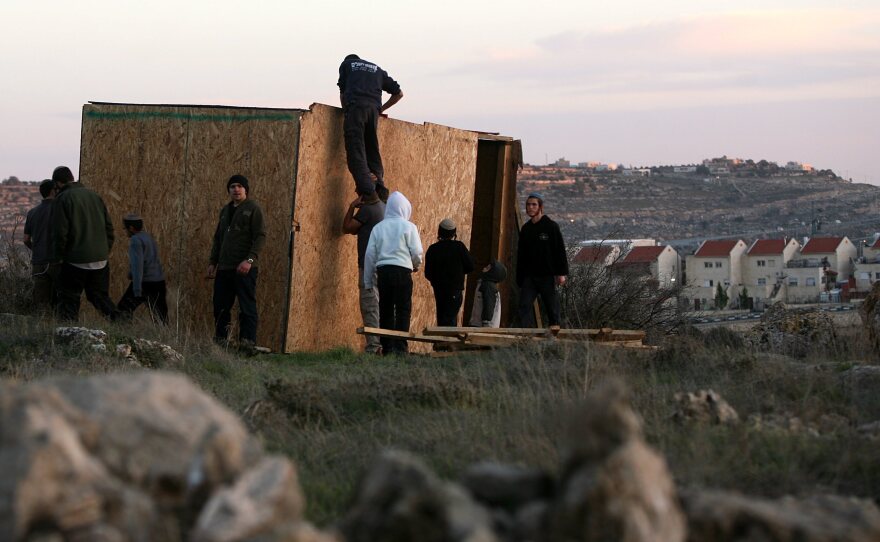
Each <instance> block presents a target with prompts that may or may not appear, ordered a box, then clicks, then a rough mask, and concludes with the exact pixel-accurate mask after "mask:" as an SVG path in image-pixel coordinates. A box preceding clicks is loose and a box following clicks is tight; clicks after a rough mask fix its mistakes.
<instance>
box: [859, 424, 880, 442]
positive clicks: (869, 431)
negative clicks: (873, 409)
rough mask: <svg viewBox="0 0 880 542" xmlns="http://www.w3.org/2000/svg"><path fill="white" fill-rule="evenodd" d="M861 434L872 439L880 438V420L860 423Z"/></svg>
mask: <svg viewBox="0 0 880 542" xmlns="http://www.w3.org/2000/svg"><path fill="white" fill-rule="evenodd" d="M857 431H858V432H859V435H861V436H863V437H865V438H869V439H872V440H876V439H880V421H876V422H871V423H866V424H863V425H860V426H859V427H858V429H857Z"/></svg>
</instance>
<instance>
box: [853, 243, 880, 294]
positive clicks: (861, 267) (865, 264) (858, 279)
mask: <svg viewBox="0 0 880 542" xmlns="http://www.w3.org/2000/svg"><path fill="white" fill-rule="evenodd" d="M862 242H863V243H865V241H862ZM853 278H854V279H855V291H857V292H870V291H871V288H873V287H874V283H875V282H877V281H880V236H878V237H877V238H876V239H874V240H873V241H872V242H867V243H866V244H865V248H864V250H863V251H862V257H861V258H857V259H856V261H855V263H854V264H853ZM851 283H852V281H851Z"/></svg>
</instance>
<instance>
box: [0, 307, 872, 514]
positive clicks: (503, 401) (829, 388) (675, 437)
mask: <svg viewBox="0 0 880 542" xmlns="http://www.w3.org/2000/svg"><path fill="white" fill-rule="evenodd" d="M104 329H106V330H107V331H108V333H110V335H111V341H121V340H123V339H125V338H126V337H131V336H141V337H145V338H150V339H155V340H159V341H162V342H165V343H166V344H170V345H171V346H173V347H175V348H178V349H179V351H181V352H182V353H183V354H184V355H185V356H186V362H185V363H184V365H183V366H182V367H180V368H179V369H178V370H180V371H182V372H183V373H185V374H187V375H188V376H189V377H190V378H192V379H193V380H194V381H196V382H197V383H198V384H199V385H200V386H201V387H202V388H204V389H205V390H207V391H209V392H210V393H212V394H213V395H214V396H216V397H217V398H218V399H219V400H220V401H222V402H223V403H225V404H226V405H227V406H228V407H229V408H230V409H232V410H233V411H235V412H237V413H239V414H242V416H243V419H244V420H245V421H246V423H247V424H248V425H249V426H250V427H251V428H252V429H253V430H254V431H255V432H256V433H257V434H258V435H259V436H260V438H261V439H262V440H263V442H264V444H265V446H266V448H267V449H268V450H270V451H272V452H277V453H283V454H286V455H288V456H290V457H291V458H292V459H293V460H294V461H295V462H296V464H297V466H298V468H299V472H300V480H301V484H302V486H303V490H304V493H305V495H306V500H307V515H308V517H309V518H310V519H311V520H312V521H314V522H316V523H318V524H327V523H329V522H331V521H333V520H335V519H337V518H339V517H340V516H341V515H342V514H343V512H344V510H346V508H347V506H348V505H349V503H350V500H351V498H352V495H353V491H354V488H355V485H356V482H357V479H358V477H359V476H360V475H361V473H362V472H363V471H364V470H365V469H366V468H368V466H369V465H370V463H371V461H372V458H373V457H374V456H375V455H376V453H377V452H379V451H380V450H382V449H385V448H399V449H405V450H409V451H411V452H413V453H415V454H417V455H419V456H421V457H422V458H423V459H424V460H425V461H426V463H427V464H428V465H429V466H430V467H431V468H432V469H434V470H435V471H436V472H437V473H438V474H439V475H440V476H442V477H445V478H449V479H455V478H457V477H458V476H460V475H461V473H462V472H463V470H464V469H465V468H466V467H467V466H468V465H470V464H471V463H474V462H476V461H483V460H490V461H500V462H506V463H516V464H521V465H528V466H535V467H540V468H543V469H545V470H547V471H550V472H556V470H557V468H558V463H559V455H558V454H559V451H558V450H559V443H560V441H561V438H562V435H563V432H564V427H565V420H566V413H567V412H568V411H569V410H570V409H571V408H573V407H574V406H575V405H576V404H577V403H578V402H579V400H580V399H582V398H583V397H584V395H585V394H586V393H588V392H589V390H591V389H592V388H594V387H595V386H596V385H598V384H600V383H602V382H603V381H605V380H607V379H609V378H618V379H622V380H623V381H625V382H626V383H627V384H628V385H629V386H630V388H631V389H632V390H633V394H632V396H633V401H634V406H635V407H636V409H637V410H638V411H639V412H640V413H641V415H642V417H643V419H644V421H645V434H646V437H647V439H648V441H649V442H650V443H651V444H652V445H654V446H655V447H657V448H658V449H659V450H660V451H661V452H662V453H663V454H665V456H666V457H667V460H668V462H669V465H670V467H671V469H672V471H673V473H674V476H675V478H676V480H677V482H678V483H679V485H681V486H683V487H712V488H729V489H736V490H739V491H742V492H745V493H750V494H757V495H765V496H778V495H782V494H789V493H790V494H806V493H811V492H814V491H831V492H838V493H842V494H847V495H857V496H862V497H869V498H873V499H875V500H878V499H880V456H878V455H877V453H876V442H872V441H869V440H865V439H863V438H861V437H859V436H858V435H857V432H856V429H855V427H856V426H857V425H858V424H861V423H866V422H870V421H873V420H877V419H880V406H871V405H870V404H869V405H868V406H867V407H865V406H864V405H856V404H855V402H854V399H853V398H852V397H851V396H850V394H849V392H848V391H847V390H846V389H845V388H844V386H843V385H842V383H841V380H840V373H841V371H843V370H845V369H847V368H850V367H852V366H854V365H856V364H858V363H860V362H859V361H858V359H857V358H856V357H853V356H854V355H855V354H854V353H853V352H852V351H848V352H845V353H840V354H838V355H829V354H827V353H825V354H822V355H821V356H820V355H818V354H817V355H816V356H812V357H808V358H807V359H805V360H794V359H790V358H786V357H783V356H775V355H768V354H759V353H756V352H751V351H748V350H746V349H745V348H744V347H743V346H741V345H739V344H738V343H737V342H736V341H735V340H731V339H730V338H729V337H727V338H725V337H719V336H717V335H718V333H716V334H714V335H713V336H712V337H710V338H709V339H706V338H705V337H701V336H699V335H688V336H684V337H678V338H677V339H676V340H674V341H673V342H671V343H670V345H669V347H668V348H666V349H664V350H663V351H661V352H658V353H650V352H648V353H639V352H629V351H604V350H597V349H593V348H589V347H575V348H572V347H564V346H556V345H549V346H544V347H531V348H527V349H506V350H497V351H494V352H486V353H480V354H470V355H462V356H459V357H452V358H441V359H431V358H427V357H417V356H412V357H409V358H405V359H401V358H390V359H389V358H379V357H375V356H370V355H365V354H359V353H355V352H351V351H348V350H332V351H329V352H324V353H319V354H293V355H280V354H273V355H262V356H256V357H239V356H237V355H235V353H233V352H228V351H225V350H222V349H220V348H218V347H216V346H214V345H213V344H211V343H210V342H209V341H207V340H201V339H199V338H193V337H185V338H183V339H180V338H179V337H176V336H175V335H174V332H173V331H172V330H164V329H157V328H154V327H152V326H146V325H142V326H141V327H137V326H135V327H134V328H131V327H115V326H110V327H109V328H108V327H105V328H104ZM114 344H115V343H114ZM111 350H112V348H111ZM120 367H121V362H120V361H119V359H118V358H116V357H115V356H113V355H112V353H107V354H100V353H94V352H91V351H85V350H82V349H79V350H77V349H76V348H73V347H62V346H59V345H55V344H54V343H53V341H52V339H51V327H50V326H48V325H46V324H41V323H39V322H33V323H31V324H28V325H26V326H21V327H19V328H15V329H14V328H12V327H10V326H6V328H5V329H4V330H2V331H0V374H2V376H3V377H4V378H7V379H13V380H21V381H27V380H32V379H35V378H40V377H43V376H47V375H52V374H58V373H66V374H89V373H95V372H107V371H114V370H120ZM707 388H711V389H714V390H715V391H717V392H719V393H721V395H722V396H723V397H725V398H726V399H727V400H728V401H729V402H730V403H731V405H732V406H733V407H734V408H735V409H736V410H737V411H738V412H739V414H740V417H741V418H742V419H744V420H745V419H746V418H747V417H748V416H749V415H751V414H762V415H768V414H778V415H785V416H797V417H798V418H800V419H801V420H803V421H804V422H806V423H812V422H816V421H817V420H819V419H820V417H821V416H822V415H823V414H826V413H834V414H838V415H841V416H846V417H847V418H848V419H849V420H850V422H849V423H848V424H843V425H842V426H841V427H837V428H836V429H835V430H834V431H832V432H829V433H825V434H822V435H821V436H819V437H816V436H812V435H810V434H808V433H790V432H785V431H774V430H770V431H768V430H761V431H758V430H755V429H754V428H752V427H750V426H749V425H748V424H745V423H743V424H740V425H738V426H733V427H726V426H725V427H706V426H690V425H678V424H676V423H675V422H673V420H672V418H671V416H672V413H673V411H674V403H673V396H674V394H675V393H676V392H680V391H696V390H697V389H707Z"/></svg>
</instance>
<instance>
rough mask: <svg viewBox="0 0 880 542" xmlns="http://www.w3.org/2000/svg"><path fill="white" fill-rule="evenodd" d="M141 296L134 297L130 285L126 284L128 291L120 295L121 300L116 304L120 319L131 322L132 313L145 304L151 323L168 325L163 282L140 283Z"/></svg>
mask: <svg viewBox="0 0 880 542" xmlns="http://www.w3.org/2000/svg"><path fill="white" fill-rule="evenodd" d="M141 294H142V295H141V296H140V297H138V296H136V295H134V288H133V287H132V284H131V283H130V282H129V283H128V289H126V290H125V293H124V294H122V299H120V300H119V303H117V304H116V307H117V308H118V309H119V313H120V317H122V318H125V319H126V320H131V317H132V314H133V313H134V311H135V310H136V309H137V308H138V307H140V306H141V304H143V303H146V304H147V307H148V308H149V309H150V317H151V318H152V319H153V322H156V321H159V322H162V323H163V324H167V323H168V303H166V301H165V281H164V280H160V281H157V282H141Z"/></svg>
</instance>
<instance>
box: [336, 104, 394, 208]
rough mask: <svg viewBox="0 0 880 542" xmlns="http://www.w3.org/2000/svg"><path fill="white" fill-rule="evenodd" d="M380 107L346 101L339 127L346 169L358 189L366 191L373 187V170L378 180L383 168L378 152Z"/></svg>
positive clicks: (383, 172) (373, 189) (361, 192)
mask: <svg viewBox="0 0 880 542" xmlns="http://www.w3.org/2000/svg"><path fill="white" fill-rule="evenodd" d="M378 126H379V111H378V110H377V109H376V108H375V107H374V106H368V105H357V104H354V105H349V106H346V107H345V120H344V122H343V125H342V131H343V134H344V136H345V158H346V161H347V162H348V171H350V172H351V176H352V177H354V184H355V189H356V190H357V193H358V194H360V195H362V196H363V195H369V194H372V193H373V192H375V191H376V188H375V184H374V183H373V179H372V177H371V176H370V173H371V172H372V173H373V174H374V175H376V179H377V180H378V181H379V182H381V181H382V179H383V177H384V175H385V170H384V169H383V168H382V156H380V155H379V137H378V136H377V135H376V130H377V128H378Z"/></svg>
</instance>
